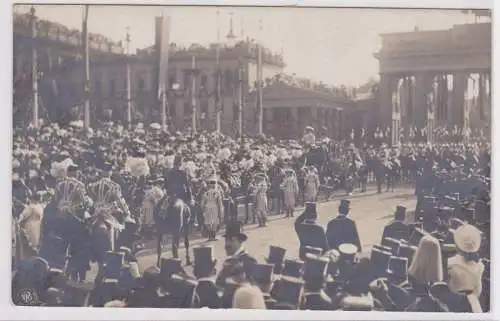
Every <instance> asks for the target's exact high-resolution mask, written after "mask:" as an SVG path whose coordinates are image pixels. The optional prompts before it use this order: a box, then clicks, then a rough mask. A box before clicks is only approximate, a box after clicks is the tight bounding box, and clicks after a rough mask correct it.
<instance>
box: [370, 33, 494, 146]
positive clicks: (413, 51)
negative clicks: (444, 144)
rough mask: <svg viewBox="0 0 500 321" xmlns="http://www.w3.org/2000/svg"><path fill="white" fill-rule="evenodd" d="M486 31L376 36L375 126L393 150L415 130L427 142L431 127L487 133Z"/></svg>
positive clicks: (488, 58)
mask: <svg viewBox="0 0 500 321" xmlns="http://www.w3.org/2000/svg"><path fill="white" fill-rule="evenodd" d="M491 28H492V27H491V23H474V24H465V25H455V26H454V27H453V28H451V29H449V30H437V31H420V30H418V29H417V28H416V29H415V31H414V32H404V33H390V34H383V35H381V37H382V48H381V50H380V51H379V52H378V53H376V54H375V57H376V58H377V59H378V60H379V63H380V84H379V90H378V95H379V97H378V99H379V109H378V110H377V112H378V119H377V125H378V126H380V127H382V128H385V127H387V126H390V128H391V133H392V143H393V144H394V143H397V142H399V138H400V137H399V136H400V133H401V134H402V135H403V136H404V138H407V137H409V136H410V134H411V133H410V128H415V127H416V128H420V129H422V128H424V129H425V133H426V136H427V138H428V139H432V137H433V135H434V129H435V128H437V127H447V128H449V129H450V130H451V129H452V128H459V129H461V130H462V133H464V132H466V131H467V130H469V129H470V130H471V131H474V130H475V129H485V131H486V132H488V130H489V124H490V122H491V85H490V84H491V48H492V44H491V30H492V29H491ZM487 135H488V134H487Z"/></svg>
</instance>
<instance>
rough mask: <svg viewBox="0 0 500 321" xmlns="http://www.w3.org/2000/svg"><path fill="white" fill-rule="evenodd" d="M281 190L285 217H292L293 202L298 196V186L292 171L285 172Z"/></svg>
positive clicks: (289, 169)
mask: <svg viewBox="0 0 500 321" xmlns="http://www.w3.org/2000/svg"><path fill="white" fill-rule="evenodd" d="M281 188H282V189H283V195H284V205H285V212H286V217H293V211H294V209H295V200H296V199H297V196H298V194H299V185H298V183H297V178H296V177H295V172H294V171H293V169H291V168H288V169H286V170H285V179H284V180H283V183H281Z"/></svg>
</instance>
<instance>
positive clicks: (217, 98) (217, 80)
mask: <svg viewBox="0 0 500 321" xmlns="http://www.w3.org/2000/svg"><path fill="white" fill-rule="evenodd" d="M215 66H216V71H215V72H216V76H215V77H216V78H215V85H216V89H215V90H216V93H215V130H216V131H217V132H218V133H220V131H221V123H220V121H221V112H222V106H221V92H220V86H221V84H220V28H219V9H217V45H216V47H215Z"/></svg>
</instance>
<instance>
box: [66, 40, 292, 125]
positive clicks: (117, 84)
mask: <svg viewBox="0 0 500 321" xmlns="http://www.w3.org/2000/svg"><path fill="white" fill-rule="evenodd" d="M219 52H220V58H219V67H217V64H216V45H215V44H213V45H210V46H208V47H202V46H199V45H191V46H190V47H189V48H178V47H177V46H176V45H175V44H171V45H170V51H169V60H168V72H167V73H168V75H166V77H167V79H168V86H169V88H168V89H167V104H168V112H169V117H170V120H171V124H172V125H173V126H174V127H175V128H176V129H183V128H186V127H188V126H191V120H192V105H191V98H192V97H191V76H190V73H189V69H190V68H191V67H192V61H193V57H194V61H195V68H196V69H197V70H198V73H197V74H196V75H195V93H196V95H195V103H196V107H197V108H196V113H197V115H196V118H197V128H199V129H206V130H214V129H215V123H216V122H215V115H216V109H215V105H216V94H215V93H216V74H217V68H219V70H220V73H221V105H222V113H221V130H222V132H223V133H226V134H231V135H232V134H235V133H236V130H237V127H236V125H237V120H238V106H237V99H238V98H237V90H238V86H239V82H241V86H242V91H243V97H244V98H245V97H246V96H247V95H248V93H249V92H250V91H252V90H254V88H255V86H256V81H257V45H256V44H255V43H253V42H251V41H249V40H247V41H239V42H237V43H235V44H233V45H223V46H222V47H221V48H220V51H219ZM262 61H263V68H262V69H263V78H264V79H265V78H270V77H272V76H274V75H276V74H279V73H281V72H282V70H283V68H284V66H285V64H284V62H283V58H282V57H281V56H280V55H278V54H274V53H272V52H271V51H270V50H268V49H266V48H264V49H263V53H262ZM127 63H128V64H129V66H130V75H131V79H130V83H131V99H132V106H133V109H134V112H133V114H134V116H135V120H136V121H138V120H144V121H146V122H148V121H151V120H155V119H156V120H158V119H160V118H159V117H160V113H161V111H160V110H157V108H156V97H157V93H155V92H154V91H155V89H154V88H155V86H154V75H155V73H154V71H155V69H157V60H156V57H155V55H154V51H153V49H152V48H147V49H144V50H140V51H138V52H137V53H136V54H133V55H125V54H124V55H121V56H118V57H112V58H111V57H110V58H109V59H108V58H106V57H103V58H102V59H99V60H97V59H93V61H92V63H91V72H90V74H91V88H92V100H93V104H94V105H95V106H96V108H97V109H100V110H111V111H112V114H113V116H112V117H113V118H114V119H116V120H119V119H121V120H124V119H125V118H126V116H125V115H126V110H127V100H126V89H127V87H126V83H127V79H126V74H127ZM240 70H241V71H240ZM82 72H83V70H81V69H76V70H75V71H74V73H73V77H74V79H75V80H77V79H81V78H82ZM240 76H241V80H240ZM244 100H246V99H244ZM254 110H255V106H254V105H250V104H247V103H246V101H244V102H243V111H242V112H243V115H244V118H247V117H248V115H250V114H253V113H255V111H254ZM247 123H248V125H246V126H250V123H249V122H245V124H247ZM247 129H248V128H247ZM246 131H247V130H246Z"/></svg>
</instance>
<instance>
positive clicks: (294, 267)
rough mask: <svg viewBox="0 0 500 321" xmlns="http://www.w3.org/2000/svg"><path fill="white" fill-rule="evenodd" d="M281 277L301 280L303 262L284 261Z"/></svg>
mask: <svg viewBox="0 0 500 321" xmlns="http://www.w3.org/2000/svg"><path fill="white" fill-rule="evenodd" d="M281 274H282V275H286V276H291V277H296V278H301V277H302V275H303V274H304V261H301V260H285V267H284V268H283V272H282V273H281Z"/></svg>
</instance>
